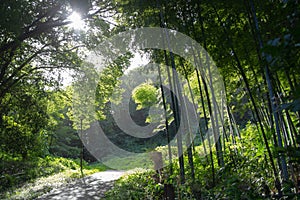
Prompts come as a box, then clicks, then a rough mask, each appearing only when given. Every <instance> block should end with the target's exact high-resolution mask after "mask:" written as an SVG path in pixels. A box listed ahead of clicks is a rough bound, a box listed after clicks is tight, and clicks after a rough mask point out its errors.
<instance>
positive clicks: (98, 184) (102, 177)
mask: <svg viewBox="0 0 300 200" xmlns="http://www.w3.org/2000/svg"><path fill="white" fill-rule="evenodd" d="M124 174H125V172H124V171H113V170H109V171H104V172H98V173H95V174H93V175H90V176H87V177H84V178H82V179H79V180H76V181H75V182H73V183H69V184H67V185H65V186H63V187H61V188H56V189H53V190H51V191H50V192H49V193H47V194H44V195H42V196H40V197H38V198H37V199H38V200H51V199H52V200H54V199H57V200H58V199H59V200H61V199H63V200H67V199H72V200H76V199H82V200H83V199H101V198H103V197H104V194H105V192H106V191H108V190H109V189H111V188H112V187H113V183H114V181H115V180H117V179H119V178H120V177H121V176H122V175H124Z"/></svg>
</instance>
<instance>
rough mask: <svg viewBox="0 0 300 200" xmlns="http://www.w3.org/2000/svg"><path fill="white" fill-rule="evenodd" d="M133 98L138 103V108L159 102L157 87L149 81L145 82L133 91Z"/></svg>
mask: <svg viewBox="0 0 300 200" xmlns="http://www.w3.org/2000/svg"><path fill="white" fill-rule="evenodd" d="M132 98H133V100H134V101H135V103H136V104H138V106H137V109H138V110H140V109H142V108H147V107H151V106H152V105H154V104H155V103H156V102H157V89H156V88H155V87H154V86H153V85H151V84H149V83H143V84H141V85H139V86H138V87H136V88H135V89H134V90H133V91H132Z"/></svg>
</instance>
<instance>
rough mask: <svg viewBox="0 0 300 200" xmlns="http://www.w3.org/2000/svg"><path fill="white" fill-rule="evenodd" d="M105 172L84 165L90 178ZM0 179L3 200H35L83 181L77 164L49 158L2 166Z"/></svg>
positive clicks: (101, 167) (103, 168)
mask: <svg viewBox="0 0 300 200" xmlns="http://www.w3.org/2000/svg"><path fill="white" fill-rule="evenodd" d="M106 169H107V168H106V167H105V166H103V165H101V164H99V163H94V164H91V165H87V163H84V167H83V174H84V175H90V174H93V173H96V172H100V171H104V170H106ZM0 176H1V185H0V199H34V198H36V197H38V196H40V195H42V194H44V193H46V192H48V191H50V190H52V189H53V188H57V187H60V186H62V185H64V184H67V183H69V182H71V181H73V180H74V179H77V178H80V177H81V172H80V165H79V161H78V160H71V159H66V158H60V157H50V156H49V157H46V158H36V159H35V160H30V161H29V160H28V161H19V160H7V161H6V162H2V163H1V175H0Z"/></svg>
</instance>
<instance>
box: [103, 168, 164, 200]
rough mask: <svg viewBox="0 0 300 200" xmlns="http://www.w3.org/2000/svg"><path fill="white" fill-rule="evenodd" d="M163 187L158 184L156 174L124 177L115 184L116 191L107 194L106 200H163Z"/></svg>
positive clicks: (147, 172) (149, 172)
mask: <svg viewBox="0 0 300 200" xmlns="http://www.w3.org/2000/svg"><path fill="white" fill-rule="evenodd" d="M162 188H163V186H162V185H159V184H156V183H155V180H154V172H153V171H146V172H137V173H135V174H132V175H127V176H125V177H122V178H121V179H120V180H118V181H117V182H116V183H115V186H114V189H113V190H111V191H109V192H107V193H106V195H105V198H106V199H111V200H113V199H120V200H122V199H124V200H127V199H134V200H138V199H153V200H154V199H157V200H158V199H162V192H163V190H162Z"/></svg>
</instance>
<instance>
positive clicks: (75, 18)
mask: <svg viewBox="0 0 300 200" xmlns="http://www.w3.org/2000/svg"><path fill="white" fill-rule="evenodd" d="M68 20H70V21H71V24H70V25H69V26H70V27H71V28H74V29H80V30H83V29H84V28H85V24H84V21H83V20H82V18H81V16H80V14H78V13H77V12H73V13H72V14H71V15H70V16H69V17H68Z"/></svg>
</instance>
